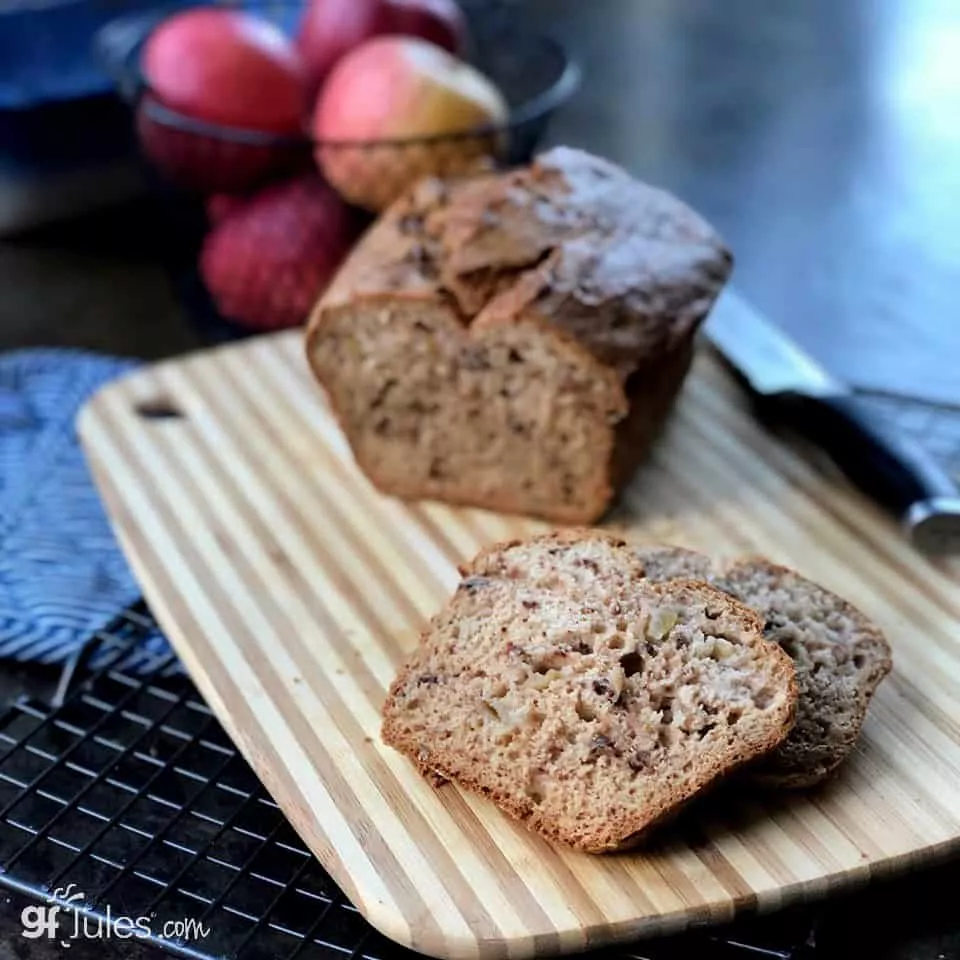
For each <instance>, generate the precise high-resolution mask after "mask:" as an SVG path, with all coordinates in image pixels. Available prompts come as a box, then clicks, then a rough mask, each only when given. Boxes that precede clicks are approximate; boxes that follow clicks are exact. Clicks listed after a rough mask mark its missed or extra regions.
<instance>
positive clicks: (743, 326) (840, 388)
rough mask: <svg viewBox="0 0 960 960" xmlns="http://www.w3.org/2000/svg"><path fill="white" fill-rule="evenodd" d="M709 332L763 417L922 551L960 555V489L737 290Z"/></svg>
mask: <svg viewBox="0 0 960 960" xmlns="http://www.w3.org/2000/svg"><path fill="white" fill-rule="evenodd" d="M706 333H707V337H708V338H709V339H710V340H711V342H712V343H713V345H714V346H715V347H717V349H718V350H719V351H720V353H721V354H722V355H723V356H724V358H725V359H726V360H727V361H728V362H729V363H730V364H731V365H732V366H733V367H734V369H735V370H736V371H737V372H738V373H739V374H740V376H741V378H742V379H743V380H745V381H746V384H747V386H748V387H749V389H750V391H751V394H752V395H753V399H754V401H755V403H756V406H757V412H758V413H759V414H760V415H761V417H763V418H764V419H767V420H771V421H778V422H780V423H783V424H784V425H786V426H788V427H790V428H791V429H793V430H794V431H796V432H797V433H799V434H801V435H802V436H804V437H805V438H806V439H807V440H810V441H812V442H813V443H815V444H816V445H817V446H819V447H820V448H821V449H822V450H824V451H825V452H826V453H827V454H828V455H829V456H830V457H831V459H832V460H833V461H834V463H836V465H837V466H838V467H839V468H840V469H841V470H842V471H843V472H844V473H845V474H846V475H847V477H848V478H849V479H850V480H851V481H852V482H853V483H854V484H856V486H858V487H859V488H860V489H861V490H862V491H863V492H864V493H866V494H868V495H869V496H870V497H872V498H873V499H874V500H876V501H877V502H878V503H880V504H882V505H883V506H884V507H886V508H887V509H888V510H892V511H893V512H894V513H895V514H896V515H897V516H898V517H899V518H900V519H901V521H902V523H903V525H904V527H905V529H906V531H907V534H908V536H909V537H910V539H911V540H912V542H913V543H914V544H915V545H916V546H917V547H918V548H919V549H921V550H923V551H924V552H926V553H938V554H944V553H957V552H960V492H958V490H957V487H956V484H955V483H954V482H953V480H952V479H951V478H950V477H949V476H948V475H947V473H946V472H945V471H944V470H943V469H942V468H941V467H940V466H939V465H938V464H937V463H936V461H935V460H934V459H933V458H932V457H931V456H930V455H929V454H928V453H927V452H926V451H925V450H924V449H923V448H922V447H921V446H919V444H915V443H913V442H912V441H911V440H910V439H908V438H906V437H904V436H902V435H901V434H900V433H899V432H896V431H895V430H893V429H891V428H890V427H889V426H887V424H886V423H884V422H881V420H880V419H879V418H877V417H876V415H875V414H874V413H873V412H872V411H871V410H870V409H869V408H868V407H867V406H866V405H865V404H864V403H863V402H862V401H861V400H860V399H858V397H857V396H856V395H855V394H854V393H853V392H852V391H851V390H850V389H849V388H848V387H846V386H845V385H844V384H843V383H841V382H840V381H838V380H836V379H835V378H834V377H832V376H830V374H829V373H827V372H826V371H825V370H824V369H823V368H822V367H821V366H820V365H819V364H818V363H817V362H816V361H815V360H813V359H812V358H811V357H809V356H807V354H805V353H804V352H803V351H802V350H801V349H800V348H799V347H798V346H797V345H796V344H795V343H793V342H792V341H791V340H790V339H789V338H788V337H787V336H786V335H785V334H784V333H782V332H781V331H780V330H779V329H778V328H777V327H776V326H775V325H774V324H772V323H771V322H770V321H769V320H767V319H766V318H765V317H763V316H762V315H761V314H760V313H758V312H757V311H756V310H755V309H754V308H753V307H751V306H750V305H749V304H748V303H747V302H746V301H745V300H743V299H742V298H741V297H740V296H738V295H737V294H736V293H734V292H733V291H725V292H724V293H723V294H722V295H721V296H720V298H719V300H718V301H717V303H716V305H715V306H714V308H713V310H712V312H711V313H710V316H709V318H708V320H707V325H706Z"/></svg>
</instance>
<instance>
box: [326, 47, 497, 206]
mask: <svg viewBox="0 0 960 960" xmlns="http://www.w3.org/2000/svg"><path fill="white" fill-rule="evenodd" d="M507 115H508V110H507V104H506V101H505V100H504V98H503V96H502V95H501V93H500V91H499V90H498V89H497V88H496V87H495V86H494V84H493V83H492V82H491V81H490V80H488V79H487V78H486V77H485V76H484V75H483V74H482V73H480V72H479V71H478V70H477V69H475V68H474V67H472V66H470V65H469V64H467V63H465V62H463V61H462V60H458V59H457V58H456V57H453V56H451V55H450V54H449V53H447V52H446V51H445V50H441V49H440V48H439V47H437V46H435V45H434V44H431V43H427V42H426V41H425V40H420V39H417V38H414V37H400V36H388V37H377V38H374V39H373V40H368V41H367V42H366V43H364V44H361V45H360V46H359V47H357V48H356V49H355V50H353V51H352V52H351V53H349V54H347V55H346V56H345V57H343V58H342V59H341V60H340V62H339V63H338V64H337V65H336V67H334V69H333V71H332V73H331V74H330V76H329V78H328V79H327V82H326V84H325V85H324V87H323V90H322V91H321V94H320V97H319V99H318V100H317V105H316V108H315V109H314V114H313V123H312V131H313V135H314V137H315V138H316V140H317V141H319V142H318V144H317V149H316V155H317V162H318V163H319V165H320V168H321V170H322V171H323V173H324V176H325V177H326V178H327V180H328V181H329V182H330V183H331V184H332V185H333V186H334V187H336V189H337V190H338V191H339V192H340V193H341V194H342V195H343V196H344V197H346V199H348V200H349V201H350V202H351V203H355V204H357V205H358V206H362V207H366V208H368V209H371V210H381V209H383V208H384V207H385V206H386V205H387V204H389V203H390V202H392V201H393V200H394V199H395V198H396V197H397V196H399V195H400V194H401V193H402V192H403V191H404V190H405V189H406V188H407V187H408V186H410V185H411V184H412V183H413V182H414V181H416V180H418V179H419V178H420V177H422V176H425V175H427V174H445V173H453V172H457V171H460V170H463V169H466V168H467V167H469V166H470V165H472V164H473V163H475V162H476V160H477V159H478V158H479V157H481V156H484V155H489V154H491V153H495V152H496V150H497V148H498V146H499V145H500V144H499V142H498V138H497V137H496V136H494V135H490V134H478V135H477V136H457V137H451V138H449V139H440V140H435V141H433V142H431V141H430V140H426V141H424V142H422V143H411V144H404V145H402V146H401V145H396V144H384V145H383V146H382V147H377V146H373V147H370V146H368V145H367V146H350V145H349V143H348V144H347V145H344V144H343V143H337V141H347V142H354V143H355V142H356V141H363V142H364V143H365V144H370V143H371V142H376V141H389V140H409V139H412V138H436V137H440V136H442V135H443V134H465V133H466V134H469V132H470V131H472V130H477V129H482V128H484V127H488V126H490V125H492V124H502V123H504V122H505V121H506V119H507Z"/></svg>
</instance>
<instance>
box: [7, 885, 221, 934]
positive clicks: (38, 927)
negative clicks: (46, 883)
mask: <svg viewBox="0 0 960 960" xmlns="http://www.w3.org/2000/svg"><path fill="white" fill-rule="evenodd" d="M20 922H21V924H22V925H23V931H22V934H23V936H24V937H26V938H27V939H28V940H38V939H41V938H46V939H47V940H59V941H60V946H62V947H69V946H70V945H71V943H72V942H74V941H76V940H134V939H137V940H145V939H147V938H149V937H153V936H157V937H161V938H162V939H164V940H180V941H182V942H185V943H187V942H190V941H194V940H203V939H204V938H205V937H206V936H208V935H209V933H210V928H209V927H208V926H205V925H204V924H202V923H200V921H199V920H196V919H194V918H193V917H184V918H183V919H182V920H164V921H163V922H162V923H160V924H157V925H156V927H155V926H154V917H153V916H149V917H127V916H124V915H122V914H115V913H113V911H112V909H111V908H110V907H109V906H107V907H105V908H104V909H103V910H101V911H98V913H97V914H96V915H94V914H92V913H88V912H87V911H86V907H85V904H84V894H83V892H82V891H80V890H78V889H77V887H76V884H73V883H68V884H67V885H66V886H65V887H57V889H56V890H54V891H53V894H52V895H51V896H50V898H49V899H48V901H47V902H46V903H38V904H31V905H30V906H28V907H24V908H23V909H22V910H21V911H20Z"/></svg>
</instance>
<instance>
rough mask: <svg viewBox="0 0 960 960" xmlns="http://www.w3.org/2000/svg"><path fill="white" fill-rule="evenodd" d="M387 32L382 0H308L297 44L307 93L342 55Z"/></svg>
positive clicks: (316, 88)
mask: <svg viewBox="0 0 960 960" xmlns="http://www.w3.org/2000/svg"><path fill="white" fill-rule="evenodd" d="M387 29H388V27H387V23H386V19H385V11H384V4H383V0H309V3H308V4H307V10H306V13H305V14H304V16H303V20H302V21H301V22H300V30H299V31H298V33H297V41H296V42H297V49H298V50H299V51H300V56H301V57H302V59H303V62H304V64H305V67H306V72H307V83H308V86H309V88H310V90H311V91H316V90H319V88H320V85H321V84H322V83H323V81H324V79H325V78H326V76H327V74H328V73H329V72H330V70H331V69H332V68H333V65H334V64H335V63H336V62H337V61H338V60H339V59H340V58H341V57H342V56H343V55H344V54H345V53H347V52H348V51H350V50H352V49H353V48H354V47H355V46H357V45H358V44H360V43H363V41H364V40H368V39H369V38H370V37H373V36H376V35H377V34H379V33H385V32H387Z"/></svg>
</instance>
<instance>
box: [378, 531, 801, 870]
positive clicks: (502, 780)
mask: <svg viewBox="0 0 960 960" xmlns="http://www.w3.org/2000/svg"><path fill="white" fill-rule="evenodd" d="M642 569H643V568H642V564H641V563H639V562H638V560H637V558H636V556H635V555H634V554H633V553H632V551H631V549H630V548H629V547H628V546H627V545H626V544H625V543H624V542H623V541H621V540H618V539H616V538H614V537H609V536H607V535H605V534H602V533H597V532H579V533H566V534H558V535H547V536H545V537H540V538H534V540H532V541H529V542H527V543H510V544H505V545H503V546H501V547H498V548H494V549H491V550H487V551H484V552H483V553H482V554H481V555H480V556H479V557H478V558H477V559H476V561H475V562H474V563H473V564H471V565H470V566H469V567H467V568H466V569H465V570H464V577H463V580H462V581H461V583H460V585H459V587H458V589H457V591H456V593H455V594H454V596H453V598H452V599H451V600H450V602H449V603H448V604H447V606H446V607H445V608H444V610H442V611H441V612H440V613H439V614H438V615H437V616H436V617H435V618H434V619H433V621H432V622H431V624H430V625H429V627H428V628H427V630H426V632H425V634H424V637H423V641H422V643H421V644H420V646H419V647H418V649H417V650H416V651H415V652H414V654H413V655H412V656H411V658H410V660H409V661H408V662H407V663H406V665H405V666H404V667H403V668H402V669H401V671H400V673H399V675H398V677H397V678H396V680H395V682H394V683H393V685H392V687H391V689H390V693H389V695H388V697H387V701H386V704H385V706H384V711H383V712H384V724H383V737H384V740H385V741H386V742H387V743H389V744H391V745H392V746H394V747H396V748H397V749H399V750H401V751H402V752H404V753H405V754H407V755H408V756H409V757H411V759H413V760H414V761H415V762H416V764H417V765H418V766H419V767H420V769H421V770H422V771H423V772H424V773H427V774H430V773H435V774H439V775H441V776H442V777H444V778H447V779H451V780H454V781H456V782H457V783H459V784H461V785H462V786H464V787H467V788H469V789H472V790H476V791H478V792H480V793H482V794H484V795H486V796H488V797H490V798H491V799H492V800H493V801H494V802H495V803H497V804H498V805H499V806H500V807H501V808H502V809H503V810H504V811H505V812H507V813H508V814H509V815H511V816H512V817H515V818H516V819H518V820H521V821H523V822H524V823H526V824H527V825H528V826H530V827H531V828H533V829H535V830H537V831H538V832H540V833H541V834H543V835H544V836H546V837H548V838H550V839H552V840H557V841H560V842H563V843H567V844H570V845H572V846H574V847H577V848H579V849H581V850H585V851H590V852H603V851H610V850H619V849H623V848H626V847H629V846H631V845H633V844H635V843H636V842H638V841H639V840H640V839H641V838H642V837H643V836H644V835H645V834H646V833H647V832H648V831H649V830H650V829H651V828H652V827H653V826H655V825H656V824H657V823H659V822H660V821H662V820H664V819H666V818H668V817H669V816H670V815H671V814H673V813H674V812H676V811H677V810H678V809H679V808H680V807H681V806H682V805H683V804H685V803H687V802H688V801H689V800H691V799H692V798H694V797H695V796H697V795H698V794H699V793H701V792H702V791H703V790H704V789H706V788H707V787H708V786H710V785H711V784H713V783H714V782H715V781H717V780H718V779H720V778H721V777H723V776H725V775H726V774H728V773H730V772H731V771H733V770H734V769H736V768H738V767H740V766H741V765H743V764H745V763H748V762H750V761H752V760H755V759H756V758H757V757H759V756H761V755H763V754H765V753H767V752H769V751H771V750H772V749H774V748H775V747H776V746H777V745H778V744H779V743H780V742H781V741H782V740H783V739H784V738H785V737H786V735H787V733H788V732H789V730H790V727H791V725H792V723H793V718H794V713H795V708H796V697H797V692H796V682H795V679H794V671H793V666H792V663H791V661H790V659H789V657H787V656H786V655H785V654H784V653H783V652H782V651H781V650H780V648H779V647H778V646H777V645H776V644H773V643H770V642H768V641H767V640H765V639H764V638H763V635H762V623H761V622H760V620H759V618H758V617H757V616H756V614H754V613H753V612H752V611H750V610H749V609H747V608H746V607H745V606H743V605H742V604H740V603H739V602H738V601H736V600H734V599H733V598H731V597H729V596H728V595H726V594H724V593H722V592H721V591H719V590H717V589H715V588H713V587H710V586H708V585H706V584H703V583H693V582H685V581H675V582H670V583H664V584H655V583H652V582H650V581H649V580H644V579H642V577H641V574H642Z"/></svg>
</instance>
